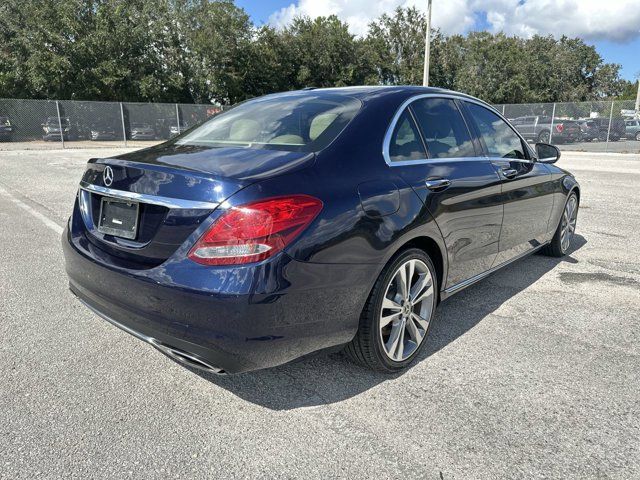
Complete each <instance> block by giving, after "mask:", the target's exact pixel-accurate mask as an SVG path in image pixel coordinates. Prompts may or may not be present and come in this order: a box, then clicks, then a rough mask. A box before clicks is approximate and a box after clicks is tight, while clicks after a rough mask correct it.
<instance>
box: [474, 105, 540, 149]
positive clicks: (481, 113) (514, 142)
mask: <svg viewBox="0 0 640 480" xmlns="http://www.w3.org/2000/svg"><path fill="white" fill-rule="evenodd" d="M465 103H466V105H467V108H468V109H469V113H470V114H471V117H472V118H473V120H474V121H475V123H476V125H477V127H478V130H479V132H480V139H481V140H482V142H483V143H484V145H485V146H486V148H487V152H488V154H489V156H490V157H499V158H518V159H525V158H527V156H526V154H525V151H524V146H523V145H522V140H520V137H519V136H518V135H517V134H516V132H515V131H514V130H513V129H512V128H511V127H510V126H509V125H508V124H507V122H505V121H504V120H503V119H502V118H500V117H499V116H498V115H497V114H495V113H493V112H492V111H491V110H489V109H487V108H485V107H482V106H480V105H477V104H475V103H469V102H465Z"/></svg>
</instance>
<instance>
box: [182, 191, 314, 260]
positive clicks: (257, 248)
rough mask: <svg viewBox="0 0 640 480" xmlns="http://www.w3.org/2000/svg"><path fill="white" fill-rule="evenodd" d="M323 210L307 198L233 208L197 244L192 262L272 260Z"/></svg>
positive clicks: (288, 198) (286, 198) (264, 202)
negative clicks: (271, 258) (270, 258)
mask: <svg viewBox="0 0 640 480" xmlns="http://www.w3.org/2000/svg"><path fill="white" fill-rule="evenodd" d="M321 210H322V202H321V201H320V200H318V199H317V198H314V197H310V196H308V195H292V196H287V197H275V198H269V199H266V200H259V201H257V202H252V203H248V204H246V205H241V206H239V207H233V208H231V209H229V210H228V211H227V212H225V213H223V214H222V216H221V217H220V218H218V219H217V220H216V221H215V222H214V223H213V225H211V227H210V228H209V230H207V231H206V232H205V233H204V235H202V237H200V239H199V240H198V241H197V242H196V244H195V245H194V246H193V248H192V249H191V251H190V252H189V258H190V259H191V260H193V261H194V262H198V263H201V264H203V265H240V264H245V263H251V262H259V261H262V260H264V259H266V258H269V257H271V256H273V255H275V254H276V253H278V252H279V251H281V250H282V249H284V248H285V247H286V246H287V245H288V244H289V243H291V241H292V240H293V239H294V238H295V237H297V236H298V235H299V234H300V233H301V232H302V231H303V230H304V229H305V228H306V227H307V226H308V225H309V224H310V223H311V222H312V221H313V219H314V218H316V216H317V215H318V214H319V213H320V211H321Z"/></svg>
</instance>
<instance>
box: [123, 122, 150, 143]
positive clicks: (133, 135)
mask: <svg viewBox="0 0 640 480" xmlns="http://www.w3.org/2000/svg"><path fill="white" fill-rule="evenodd" d="M128 138H129V139H131V140H155V139H156V131H155V129H154V128H153V127H152V126H151V125H150V124H148V123H132V124H131V129H130V130H129V137H128Z"/></svg>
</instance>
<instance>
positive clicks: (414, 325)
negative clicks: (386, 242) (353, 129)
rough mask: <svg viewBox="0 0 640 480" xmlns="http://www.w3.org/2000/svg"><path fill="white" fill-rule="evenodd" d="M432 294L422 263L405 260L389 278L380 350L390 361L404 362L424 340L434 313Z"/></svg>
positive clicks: (382, 314)
mask: <svg viewBox="0 0 640 480" xmlns="http://www.w3.org/2000/svg"><path fill="white" fill-rule="evenodd" d="M434 295H435V290H434V282H433V277H432V275H431V271H430V270H429V267H427V265H426V264H425V263H424V262H423V261H421V260H418V259H412V260H408V261H406V262H405V263H403V264H402V265H400V266H399V267H398V269H397V270H396V271H395V273H394V275H393V276H392V277H391V281H390V282H389V285H387V288H386V291H385V294H384V298H383V300H382V309H381V312H380V322H379V333H380V340H381V341H382V347H383V350H384V353H385V354H386V355H387V357H389V358H390V359H391V360H393V361H396V362H401V361H404V360H406V359H407V358H409V357H410V356H411V355H413V354H414V353H415V351H416V350H417V349H418V347H419V346H420V344H421V343H422V341H423V340H424V337H425V336H426V334H427V329H428V327H429V322H430V321H431V316H432V314H433V308H434Z"/></svg>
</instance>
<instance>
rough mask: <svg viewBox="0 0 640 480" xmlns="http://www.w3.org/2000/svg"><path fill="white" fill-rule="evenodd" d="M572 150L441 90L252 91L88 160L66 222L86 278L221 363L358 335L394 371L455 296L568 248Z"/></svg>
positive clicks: (187, 354)
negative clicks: (153, 139) (170, 134)
mask: <svg viewBox="0 0 640 480" xmlns="http://www.w3.org/2000/svg"><path fill="white" fill-rule="evenodd" d="M559 157H560V152H559V150H558V149H557V148H556V147H554V146H552V145H547V144H542V143H539V144H537V145H536V146H535V150H534V149H533V148H532V147H531V146H530V145H529V144H528V143H527V142H526V141H525V140H524V139H523V138H522V136H521V135H519V134H518V133H517V131H516V130H515V129H514V128H513V127H512V126H511V125H510V124H509V122H507V120H506V119H505V118H504V117H503V116H502V115H500V114H499V113H498V112H497V111H496V110H495V109H493V108H492V107H491V106H490V105H488V104H487V103H485V102H482V101H481V100H478V99H475V98H473V97H470V96H468V95H464V94H460V93H456V92H451V91H447V90H442V89H435V88H424V87H358V88H329V89H317V90H304V91H297V92H287V93H282V94H275V95H267V96H265V97H260V98H255V99H252V100H249V101H246V102H243V103H242V104H239V105H237V106H236V107H234V108H233V109H230V110H228V111H227V112H224V113H222V114H220V115H218V116H216V117H214V118H212V119H211V120H209V121H207V122H205V123H203V124H202V125H200V126H199V127H196V128H193V129H191V130H188V131H187V132H185V133H183V134H182V135H179V136H177V137H175V138H173V139H171V140H169V141H167V142H165V143H163V144H160V145H156V146H154V147H151V148H147V149H144V150H139V151H136V152H129V153H125V154H122V155H118V156H116V157H109V156H105V157H103V158H94V159H92V160H90V161H89V162H88V164H87V166H86V169H85V171H84V173H83V175H82V179H81V181H80V185H79V191H78V195H77V196H76V198H75V204H74V208H73V213H72V216H71V218H70V219H69V221H68V222H67V225H66V228H65V231H64V233H63V236H62V245H63V250H64V256H65V262H66V271H67V274H68V276H69V286H70V289H71V291H72V292H73V293H74V294H75V295H77V297H78V298H79V299H80V300H81V301H82V302H83V303H85V305H87V306H88V307H89V308H90V309H92V310H93V311H95V312H96V313H97V314H99V315H101V316H102V317H103V318H104V319H105V320H107V321H108V322H111V323H112V324H114V325H115V326H118V327H119V328H122V329H123V330H125V331H126V332H128V333H130V334H132V335H134V336H136V337H137V338H139V339H141V340H144V341H146V342H148V343H149V344H151V345H153V346H154V347H155V348H157V349H158V350H160V351H161V352H162V353H164V354H166V355H168V356H169V357H170V358H172V359H173V360H175V361H177V362H179V363H181V364H183V365H187V366H189V367H194V368H200V369H203V370H206V371H208V372H212V373H217V374H222V373H239V372H246V371H249V370H256V369H259V368H266V367H272V366H275V365H280V364H283V363H286V362H288V361H291V360H293V359H296V358H299V357H301V356H303V355H306V354H309V353H312V352H315V351H319V350H322V349H326V348H343V347H344V348H345V349H346V352H347V353H348V355H349V356H350V357H351V358H352V359H354V360H355V361H357V362H359V363H361V364H363V365H365V366H367V367H370V368H372V369H375V370H379V371H384V372H396V371H398V370H401V369H403V368H405V367H407V366H408V365H409V364H410V363H411V362H412V361H413V360H414V359H415V358H416V357H419V354H420V351H421V350H423V348H424V346H425V344H427V343H429V342H428V338H429V337H428V335H429V332H430V327H431V325H432V323H433V322H432V320H433V316H434V313H435V310H436V307H437V305H438V303H439V302H440V301H441V300H444V299H445V298H447V297H450V296H452V295H454V294H455V293H457V292H460V291H462V290H463V289H464V288H466V287H467V286H469V285H471V284H473V283H475V282H477V281H479V280H481V279H482V278H485V277H486V276H488V275H489V274H491V273H492V272H494V271H496V270H498V269H499V268H501V267H504V266H506V265H509V264H510V263H512V262H514V261H515V260H517V259H519V258H522V257H523V256H525V255H527V254H530V253H533V252H535V251H538V250H540V251H542V252H543V253H545V254H547V255H551V256H556V257H561V256H563V255H565V254H566V253H567V252H568V251H570V248H571V242H572V239H573V236H574V232H575V228H576V218H577V215H578V205H579V201H580V191H579V185H578V183H577V182H576V180H575V178H574V177H573V175H572V174H571V173H569V172H567V171H566V170H563V169H561V168H558V167H557V166H556V165H553V164H554V163H555V162H556V161H557V160H558V158H559ZM528 268H530V267H528ZM488 290H491V289H490V288H489V289H488ZM499 300H500V299H498V301H499ZM540 301H544V298H540ZM465 308H466V306H465ZM469 308H475V305H470V306H469ZM453 320H455V319H453ZM92 354H93V355H108V354H109V352H108V351H101V352H97V351H96V352H93V353H92ZM91 363H96V362H95V361H91Z"/></svg>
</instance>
